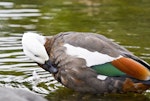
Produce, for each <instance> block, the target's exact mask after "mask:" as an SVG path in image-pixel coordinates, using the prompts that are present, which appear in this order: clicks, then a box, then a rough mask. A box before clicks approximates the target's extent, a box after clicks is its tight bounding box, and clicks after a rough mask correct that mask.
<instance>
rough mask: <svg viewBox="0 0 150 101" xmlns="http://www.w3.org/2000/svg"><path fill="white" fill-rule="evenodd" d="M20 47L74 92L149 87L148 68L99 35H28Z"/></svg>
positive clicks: (142, 89)
mask: <svg viewBox="0 0 150 101" xmlns="http://www.w3.org/2000/svg"><path fill="white" fill-rule="evenodd" d="M22 45H23V51H24V53H25V54H26V55H27V56H28V57H29V58H30V59H32V60H33V61H35V62H36V63H37V64H38V65H39V66H40V67H42V68H43V69H45V70H46V71H48V72H50V73H52V74H53V76H54V78H55V79H56V80H57V81H59V82H60V83H62V84H63V85H64V86H66V87H68V88H71V89H73V90H75V91H79V92H84V93H85V92H87V93H94V94H96V93H126V92H136V93H142V92H144V91H145V90H147V89H148V88H149V87H150V71H149V69H150V65H149V64H148V63H147V62H145V61H143V60H141V59H140V58H138V57H137V56H135V55H133V54H132V53H131V52H129V51H128V50H127V49H125V48H124V47H122V46H120V45H118V44H116V43H115V42H112V41H110V40H109V39H108V38H106V37H105V36H103V35H100V34H95V33H80V32H63V33H59V34H57V35H54V36H52V37H45V36H42V35H39V34H36V33H32V32H28V33H24V35H23V38H22Z"/></svg>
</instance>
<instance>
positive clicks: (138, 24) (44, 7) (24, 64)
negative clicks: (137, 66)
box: [0, 0, 150, 101]
mask: <svg viewBox="0 0 150 101" xmlns="http://www.w3.org/2000/svg"><path fill="white" fill-rule="evenodd" d="M10 1H11V2H10ZM149 7H150V1H149V0H142V1H138V2H134V1H130V0H116V1H114V0H107V1H105V0H82V1H81V0H58V1H56V0H50V1H45V2H43V1H41V0H38V1H37V0H33V1H28V2H27V1H22V0H2V1H0V86H5V87H15V88H23V89H27V90H32V91H35V92H37V93H40V94H46V95H47V98H48V99H51V100H52V101H60V100H65V101H70V100H73V101H77V100H83V101H92V100H95V101H106V100H109V101H113V100H117V101H138V100H139V101H140V100H143V101H144V100H147V98H149V93H145V94H142V95H136V94H135V95H123V96H122V95H110V96H102V95H100V96H94V95H85V96H84V97H82V96H81V95H80V94H78V93H77V92H73V91H71V90H68V89H66V88H63V87H62V85H61V84H59V83H58V82H57V81H55V80H54V78H53V77H52V75H51V74H49V73H48V72H46V71H44V70H43V69H41V68H39V67H38V66H37V65H36V64H35V63H33V62H32V61H31V60H29V58H27V57H26V56H25V55H24V53H23V51H22V46H21V37H22V33H24V32H26V31H33V32H38V33H43V34H44V35H53V34H56V33H59V32H64V31H80V32H81V31H84V32H96V33H102V34H104V35H105V36H107V37H109V38H111V39H113V40H115V41H117V43H119V44H121V45H124V46H125V47H126V48H127V49H129V50H131V51H132V52H133V53H134V54H136V55H138V56H139V57H140V58H142V59H144V60H146V61H147V62H149V63H150V53H149V51H150V47H149V45H150V41H149V37H150V34H149V33H150V30H149V28H150V25H149V23H150V20H149V15H150V13H149Z"/></svg>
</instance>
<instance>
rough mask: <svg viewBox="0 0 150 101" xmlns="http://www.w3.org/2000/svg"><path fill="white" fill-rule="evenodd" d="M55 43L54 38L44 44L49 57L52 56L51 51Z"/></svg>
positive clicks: (47, 39) (48, 39)
mask: <svg viewBox="0 0 150 101" xmlns="http://www.w3.org/2000/svg"><path fill="white" fill-rule="evenodd" d="M53 43H54V38H53V37H50V38H46V42H45V44H44V47H45V49H46V51H47V53H48V55H50V51H51V48H52V46H53Z"/></svg>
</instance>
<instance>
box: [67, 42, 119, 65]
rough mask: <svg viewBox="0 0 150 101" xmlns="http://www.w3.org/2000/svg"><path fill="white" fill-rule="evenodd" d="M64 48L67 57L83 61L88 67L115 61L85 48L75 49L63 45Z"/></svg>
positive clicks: (68, 45)
mask: <svg viewBox="0 0 150 101" xmlns="http://www.w3.org/2000/svg"><path fill="white" fill-rule="evenodd" d="M64 46H65V47H66V48H67V49H66V53H67V54H68V55H71V56H75V57H79V58H83V59H85V60H86V65H87V66H88V67H90V66H93V65H99V64H104V63H107V62H111V61H113V60H115V59H117V58H114V57H111V56H109V55H107V54H102V53H99V52H97V51H95V52H91V51H89V50H87V49H85V48H82V47H75V46H73V45H70V44H64Z"/></svg>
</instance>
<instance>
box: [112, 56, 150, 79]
mask: <svg viewBox="0 0 150 101" xmlns="http://www.w3.org/2000/svg"><path fill="white" fill-rule="evenodd" d="M112 64H113V65H114V66H115V67H116V68H118V69H119V70H120V71H122V72H124V73H126V74H127V75H129V76H131V77H134V78H136V79H139V80H149V79H150V71H149V70H148V69H147V68H146V67H144V66H143V65H141V64H140V63H138V62H136V61H134V60H132V59H130V58H126V57H121V58H118V59H116V60H113V61H112Z"/></svg>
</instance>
